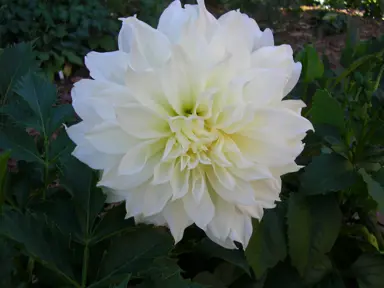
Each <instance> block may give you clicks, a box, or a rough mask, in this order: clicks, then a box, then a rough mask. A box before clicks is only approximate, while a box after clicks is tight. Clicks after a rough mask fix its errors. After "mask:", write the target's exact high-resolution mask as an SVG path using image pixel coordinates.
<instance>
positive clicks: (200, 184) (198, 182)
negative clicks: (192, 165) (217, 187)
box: [191, 168, 208, 203]
mask: <svg viewBox="0 0 384 288" xmlns="http://www.w3.org/2000/svg"><path fill="white" fill-rule="evenodd" d="M206 181H207V180H206V177H205V173H204V172H203V171H202V169H199V168H197V169H193V170H192V187H191V192H192V195H193V197H194V199H195V201H196V202H197V203H199V202H200V200H201V198H202V197H203V195H204V193H206V191H207V189H208V187H207V182H206Z"/></svg>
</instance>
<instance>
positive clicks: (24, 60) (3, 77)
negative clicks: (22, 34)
mask: <svg viewBox="0 0 384 288" xmlns="http://www.w3.org/2000/svg"><path fill="white" fill-rule="evenodd" d="M0 67H1V71H0V99H1V100H2V101H0V102H2V103H5V102H6V100H7V99H8V98H9V97H10V95H11V93H13V89H14V87H15V85H16V84H17V83H18V82H19V81H20V79H21V77H22V76H23V75H25V74H26V73H27V72H28V71H36V70H37V69H38V64H37V61H36V56H35V55H34V53H33V51H32V45H31V44H30V43H19V44H17V45H15V46H13V47H9V48H5V49H4V51H3V53H2V54H1V56H0Z"/></svg>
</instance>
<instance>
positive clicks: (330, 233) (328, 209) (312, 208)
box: [287, 193, 342, 275]
mask: <svg viewBox="0 0 384 288" xmlns="http://www.w3.org/2000/svg"><path fill="white" fill-rule="evenodd" d="M288 207H289V208H288V215H287V216H288V243H289V254H290V257H291V260H292V264H293V265H294V266H295V267H296V268H297V269H298V271H299V273H300V274H301V275H304V274H305V273H306V272H307V270H308V269H309V268H310V267H311V266H313V265H316V263H319V261H321V260H322V259H323V257H324V254H325V253H328V252H329V251H330V250H331V249H332V247H333V245H334V243H335V241H336V239H337V237H338V235H339V231H340V227H341V219H342V214H341V211H340V208H339V206H338V203H337V201H336V200H335V198H334V197H333V196H332V195H327V196H313V197H309V198H304V196H302V195H300V194H297V193H295V194H292V195H291V197H290V199H289V206H288Z"/></svg>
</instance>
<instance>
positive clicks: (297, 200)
mask: <svg viewBox="0 0 384 288" xmlns="http://www.w3.org/2000/svg"><path fill="white" fill-rule="evenodd" d="M288 203H289V206H288V214H287V217H288V243H289V255H290V257H291V261H292V264H293V266H295V267H296V268H297V270H298V271H299V273H300V274H301V275H304V272H305V269H306V267H307V265H308V258H309V251H310V244H311V243H310V241H311V234H310V233H311V218H310V213H311V212H310V210H309V207H308V203H307V201H306V200H305V198H304V197H303V196H302V195H300V194H297V193H296V194H292V195H291V197H290V198H289V202H288Z"/></svg>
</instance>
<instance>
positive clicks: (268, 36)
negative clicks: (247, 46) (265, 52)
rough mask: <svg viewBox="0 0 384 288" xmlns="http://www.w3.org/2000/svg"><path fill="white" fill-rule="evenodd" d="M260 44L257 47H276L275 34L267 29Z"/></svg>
mask: <svg viewBox="0 0 384 288" xmlns="http://www.w3.org/2000/svg"><path fill="white" fill-rule="evenodd" d="M259 43H260V44H259V45H257V46H256V47H265V46H274V45H275V40H274V39H273V32H272V30H271V29H269V28H267V29H265V30H264V31H263V34H262V35H261V38H260V42H259Z"/></svg>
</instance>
